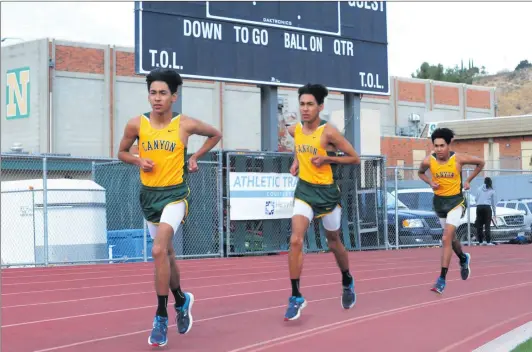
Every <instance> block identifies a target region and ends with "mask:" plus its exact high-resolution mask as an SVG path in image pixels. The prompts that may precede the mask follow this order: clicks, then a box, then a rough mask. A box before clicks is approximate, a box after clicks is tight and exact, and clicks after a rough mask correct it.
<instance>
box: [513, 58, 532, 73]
mask: <svg viewBox="0 0 532 352" xmlns="http://www.w3.org/2000/svg"><path fill="white" fill-rule="evenodd" d="M529 67H532V64H531V63H530V62H528V60H522V61H521V62H520V63H519V65H517V66H516V67H515V71H517V70H523V69H525V68H529Z"/></svg>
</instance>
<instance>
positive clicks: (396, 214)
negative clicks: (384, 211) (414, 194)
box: [394, 166, 399, 249]
mask: <svg viewBox="0 0 532 352" xmlns="http://www.w3.org/2000/svg"><path fill="white" fill-rule="evenodd" d="M398 183H399V170H398V168H397V166H396V167H394V188H395V249H399V208H398V203H399V201H398V199H399V198H398V193H397V192H398V189H397V184H398Z"/></svg>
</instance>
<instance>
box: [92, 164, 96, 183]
mask: <svg viewBox="0 0 532 352" xmlns="http://www.w3.org/2000/svg"><path fill="white" fill-rule="evenodd" d="M91 173H92V175H91V178H92V181H93V182H96V161H93V162H92V171H91Z"/></svg>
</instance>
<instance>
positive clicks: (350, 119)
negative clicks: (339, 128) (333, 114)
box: [344, 93, 362, 155]
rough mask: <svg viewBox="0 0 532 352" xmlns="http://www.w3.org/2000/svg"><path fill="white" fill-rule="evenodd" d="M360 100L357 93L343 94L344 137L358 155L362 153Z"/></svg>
mask: <svg viewBox="0 0 532 352" xmlns="http://www.w3.org/2000/svg"><path fill="white" fill-rule="evenodd" d="M360 100H361V99H360V94H358V93H344V131H345V132H344V135H345V138H346V139H347V140H348V141H349V142H350V143H351V144H352V145H353V147H354V148H355V150H356V152H357V153H358V154H359V155H360V154H361V153H362V151H361V148H362V143H361V141H360V138H361V135H362V133H361V131H360Z"/></svg>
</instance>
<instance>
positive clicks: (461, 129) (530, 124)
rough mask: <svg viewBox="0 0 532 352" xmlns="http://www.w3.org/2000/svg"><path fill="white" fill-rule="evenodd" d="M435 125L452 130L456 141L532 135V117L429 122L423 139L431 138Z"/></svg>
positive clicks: (423, 133) (520, 116)
mask: <svg viewBox="0 0 532 352" xmlns="http://www.w3.org/2000/svg"><path fill="white" fill-rule="evenodd" d="M434 125H435V127H446V128H450V129H452V130H453V131H454V134H455V136H456V137H455V140H463V139H481V138H482V139H484V138H494V137H515V136H530V135H532V115H519V116H501V117H490V118H479V119H471V120H454V121H440V122H429V123H427V124H426V125H425V127H424V128H423V132H422V137H429V136H430V134H429V129H430V130H432V129H434Z"/></svg>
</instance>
